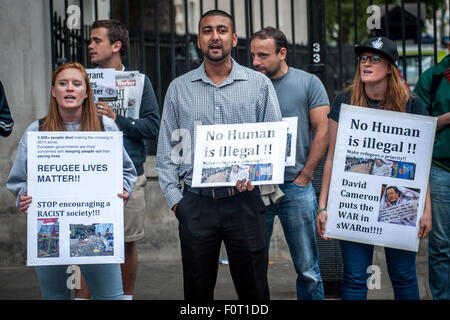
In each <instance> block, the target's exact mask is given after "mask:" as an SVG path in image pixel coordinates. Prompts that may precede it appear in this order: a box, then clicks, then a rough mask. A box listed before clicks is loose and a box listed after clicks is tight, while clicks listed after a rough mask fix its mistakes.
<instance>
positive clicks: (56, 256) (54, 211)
mask: <svg viewBox="0 0 450 320" xmlns="http://www.w3.org/2000/svg"><path fill="white" fill-rule="evenodd" d="M122 152H123V151H122V132H119V131H118V132H28V163H27V170H28V171H27V173H28V177H27V179H28V181H27V182H28V194H29V195H30V196H32V197H33V201H32V203H31V205H30V207H29V209H28V215H27V219H28V221H27V222H28V223H27V234H28V237H27V265H28V266H37V265H61V264H64V265H70V264H92V263H121V262H123V261H124V247H123V246H124V237H123V199H121V198H119V197H118V196H117V194H118V193H122V192H123V170H122V162H123V154H122Z"/></svg>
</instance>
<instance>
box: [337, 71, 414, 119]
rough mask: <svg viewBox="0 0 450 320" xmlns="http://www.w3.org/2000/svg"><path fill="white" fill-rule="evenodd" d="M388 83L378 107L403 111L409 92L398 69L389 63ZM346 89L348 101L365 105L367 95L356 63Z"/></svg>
mask: <svg viewBox="0 0 450 320" xmlns="http://www.w3.org/2000/svg"><path fill="white" fill-rule="evenodd" d="M389 70H390V73H389V74H388V85H387V91H386V96H385V98H384V100H383V101H381V103H380V106H379V108H380V109H383V110H390V111H398V112H405V109H406V108H405V106H406V104H407V103H408V100H409V98H410V96H411V95H410V93H409V91H408V89H407V88H406V86H405V85H404V84H403V82H402V79H401V78H400V74H399V71H398V69H397V68H396V67H395V66H394V65H393V64H392V63H389ZM346 90H348V91H350V103H351V104H352V105H354V106H361V107H367V105H368V102H367V96H366V93H365V91H364V83H363V82H362V81H361V68H360V64H359V63H358V65H357V67H356V73H355V78H354V80H353V84H352V85H350V86H349V87H348V88H347V89H346Z"/></svg>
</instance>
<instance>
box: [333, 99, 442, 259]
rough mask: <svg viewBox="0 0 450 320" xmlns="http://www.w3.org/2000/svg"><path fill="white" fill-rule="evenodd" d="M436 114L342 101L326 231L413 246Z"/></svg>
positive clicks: (339, 236) (416, 241)
mask: <svg viewBox="0 0 450 320" xmlns="http://www.w3.org/2000/svg"><path fill="white" fill-rule="evenodd" d="M435 130H436V118H433V117H426V116H420V115H414V114H407V113H400V112H393V111H385V110H377V109H371V108H362V107H355V106H349V105H345V104H342V107H341V114H340V116H339V127H338V133H337V138H336V147H335V152H334V160H333V171H332V176H331V183H330V191H329V196H328V205H327V207H328V210H327V212H328V219H327V223H326V231H325V234H324V236H325V237H329V238H336V239H343V240H349V241H355V242H361V243H368V244H374V245H381V246H386V247H391V248H397V249H404V250H410V251H417V250H418V246H419V239H418V231H419V221H420V217H421V216H422V214H423V209H424V204H425V197H426V194H427V187H428V176H429V171H430V164H431V154H432V151H433V142H434V134H435Z"/></svg>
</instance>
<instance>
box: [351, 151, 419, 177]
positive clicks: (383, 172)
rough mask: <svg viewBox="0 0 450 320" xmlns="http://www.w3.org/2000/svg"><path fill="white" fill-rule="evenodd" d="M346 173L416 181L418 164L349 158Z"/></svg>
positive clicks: (379, 159) (380, 159)
mask: <svg viewBox="0 0 450 320" xmlns="http://www.w3.org/2000/svg"><path fill="white" fill-rule="evenodd" d="M345 172H354V173H362V174H370V175H374V176H381V177H392V178H398V179H406V180H414V176H415V172H416V164H415V163H410V162H402V161H391V160H386V159H382V158H367V157H355V156H349V155H347V157H346V158H345Z"/></svg>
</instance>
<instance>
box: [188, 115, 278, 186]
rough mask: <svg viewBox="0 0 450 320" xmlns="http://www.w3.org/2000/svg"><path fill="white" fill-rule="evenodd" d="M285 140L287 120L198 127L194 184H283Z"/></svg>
mask: <svg viewBox="0 0 450 320" xmlns="http://www.w3.org/2000/svg"><path fill="white" fill-rule="evenodd" d="M286 140H287V122H286V121H279V122H259V123H242V124H225V125H203V126H197V128H196V136H195V153H194V172H193V177H192V186H193V187H219V186H234V185H236V181H237V180H242V179H247V181H248V180H250V181H252V184H253V185H260V184H280V183H283V179H284V164H285V157H286Z"/></svg>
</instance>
